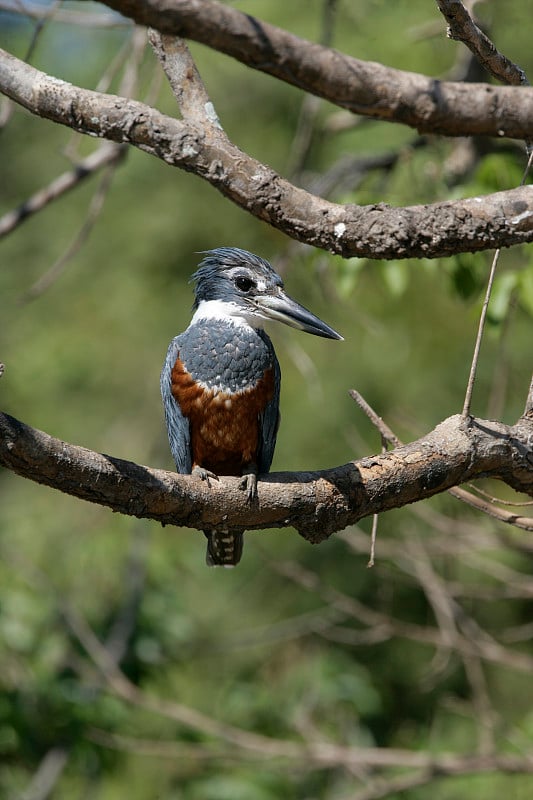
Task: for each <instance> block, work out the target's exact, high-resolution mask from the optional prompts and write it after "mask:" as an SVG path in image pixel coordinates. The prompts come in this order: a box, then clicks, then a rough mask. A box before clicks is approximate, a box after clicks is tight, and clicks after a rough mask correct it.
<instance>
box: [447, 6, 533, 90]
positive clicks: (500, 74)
mask: <svg viewBox="0 0 533 800" xmlns="http://www.w3.org/2000/svg"><path fill="white" fill-rule="evenodd" d="M437 5H438V7H439V10H440V12H441V14H442V15H443V16H444V18H445V19H446V21H447V23H448V37H449V38H450V39H456V40H457V41H459V42H463V44H465V45H466V46H467V47H468V48H469V50H470V51H471V52H472V53H473V54H474V55H475V56H476V58H477V60H478V61H479V63H480V64H482V65H483V67H484V68H485V69H486V70H487V72H489V74H490V75H492V76H493V77H494V78H496V79H497V80H499V81H501V82H502V83H506V84H511V85H514V86H529V81H528V79H527V77H526V73H525V72H524V70H523V69H521V67H519V66H517V64H513V62H512V61H510V60H509V59H508V58H507V56H504V55H503V54H502V53H500V52H498V50H497V49H496V47H495V46H494V44H493V43H492V42H491V40H490V39H489V37H488V36H487V35H486V34H485V33H483V31H482V30H481V29H480V28H479V27H478V26H477V25H476V23H475V22H474V20H473V19H472V17H471V16H470V14H469V13H468V10H467V9H466V8H465V6H464V5H463V3H462V2H461V0H437Z"/></svg>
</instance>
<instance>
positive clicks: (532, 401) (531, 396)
mask: <svg viewBox="0 0 533 800" xmlns="http://www.w3.org/2000/svg"><path fill="white" fill-rule="evenodd" d="M532 412H533V378H531V383H530V384H529V391H528V393H527V400H526V407H525V409H524V414H527V415H529V414H531V413H532Z"/></svg>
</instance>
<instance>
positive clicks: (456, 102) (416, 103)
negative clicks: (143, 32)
mask: <svg viewBox="0 0 533 800" xmlns="http://www.w3.org/2000/svg"><path fill="white" fill-rule="evenodd" d="M105 4H106V5H107V6H109V7H110V8H113V9H115V10H116V11H120V13H121V14H124V15H125V16H127V17H131V19H133V20H135V22H137V23H139V24H141V25H149V26H152V27H154V28H157V29H158V30H160V31H162V32H163V33H169V34H174V35H176V36H183V37H184V38H186V39H192V40H193V41H196V42H200V43H202V44H205V45H207V46H208V47H210V48H212V49H213V50H218V51H219V52H221V53H226V54H227V55H229V56H232V57H233V58H235V59H237V60H238V61H241V62H242V63H243V64H246V66H248V67H252V68H253V69H257V70H260V71H261V72H266V73H267V74H269V75H272V76H273V77H275V78H278V79H279V80H282V81H285V82H286V83H290V84H292V85H293V86H297V87H299V88H300V89H304V90H305V91H306V92H310V93H311V94H314V95H317V96H318V97H323V98H325V99H326V100H329V101H330V102H331V103H334V104H335V105H338V106H340V107H342V108H346V109H348V110H349V111H353V112H355V113H357V114H362V115H364V116H368V117H373V118H375V119H381V120H384V121H388V122H399V123H401V124H402V125H409V126H411V127H413V128H416V129H417V130H418V131H420V132H421V133H440V134H444V135H446V136H474V135H484V136H509V137H513V138H517V139H527V138H530V137H531V135H532V133H533V89H523V88H517V87H501V86H499V87H496V86H490V85H488V84H484V83H483V84H472V83H468V84H464V83H456V82H447V81H440V80H437V79H435V78H431V77H427V76H425V75H419V74H417V73H413V72H405V71H403V70H397V69H392V68H390V67H386V66H384V65H382V64H378V63H375V62H372V61H361V60H360V59H357V58H353V57H351V56H349V55H346V54H345V53H340V52H338V51H337V50H334V49H331V48H329V47H324V46H323V45H319V44H315V43H313V42H309V41H306V40H305V39H301V38H299V37H298V36H295V35H294V34H292V33H289V32H288V31H285V30H282V29H281V28H277V27H276V26H274V25H269V24H268V23H267V22H263V21H262V20H259V19H257V18H256V17H253V16H251V15H250V14H244V13H242V12H241V11H237V10H236V9H234V8H232V7H231V6H230V5H226V4H223V3H219V2H216V0H142V2H141V0H105Z"/></svg>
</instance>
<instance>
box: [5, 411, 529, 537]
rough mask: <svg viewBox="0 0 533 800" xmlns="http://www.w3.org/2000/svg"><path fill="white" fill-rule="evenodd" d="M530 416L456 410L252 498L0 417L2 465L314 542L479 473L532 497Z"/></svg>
mask: <svg viewBox="0 0 533 800" xmlns="http://www.w3.org/2000/svg"><path fill="white" fill-rule="evenodd" d="M532 442H533V419H532V418H531V417H522V418H521V419H520V420H519V421H518V423H517V424H516V425H514V426H507V425H503V424H502V423H499V422H493V421H487V420H481V419H470V420H468V421H465V420H464V419H463V418H462V417H461V416H459V415H455V416H453V417H449V418H448V419H447V420H445V421H444V422H442V423H441V424H440V425H438V426H437V427H436V428H435V429H434V430H433V431H431V432H430V433H429V434H428V435H427V436H425V437H423V438H422V439H419V440H418V441H416V442H413V443H411V444H408V445H403V446H401V447H397V448H395V449H394V450H390V451H388V452H386V453H380V454H377V455H375V456H371V457H367V458H363V459H361V460H359V461H355V462H350V463H348V464H344V465H342V466H339V467H335V468H334V469H328V470H322V471H320V472H297V473H287V472H285V473H271V474H269V475H265V476H263V478H262V479H261V481H260V483H259V499H258V501H257V503H254V504H252V505H247V504H246V503H245V502H244V500H243V494H242V490H240V489H239V479H238V478H223V479H221V480H220V481H217V482H213V483H212V484H211V487H207V486H206V485H205V483H204V482H202V481H201V480H199V479H196V478H194V477H191V476H188V475H177V474H175V473H172V472H165V471H163V470H154V469H150V468H149V467H145V466H141V465H138V464H134V463H132V462H129V461H123V460H121V459H118V458H113V457H112V456H108V455H103V454H100V453H95V452H93V451H91V450H87V449H85V448H83V447H77V446H75V445H72V444H67V443H66V442H63V441H61V440H59V439H55V438H53V437H51V436H48V435H47V434H46V433H43V432H41V431H38V430H36V429H34V428H31V427H29V426H27V425H25V424H24V423H22V422H19V421H18V420H16V419H14V418H13V417H10V416H8V415H7V414H0V464H2V465H3V466H5V467H7V468H8V469H11V470H13V472H16V473H17V474H19V475H21V476H23V477H26V478H30V479H31V480H33V481H36V482H37V483H43V484H45V485H47V486H50V487H52V488H55V489H59V490H60V491H63V492H66V493H67V494H70V495H73V496H75V497H78V498H81V499H83V500H88V501H90V502H93V503H98V504H99V505H103V506H108V507H109V508H111V509H113V511H118V512H120V513H122V514H129V515H132V516H137V517H142V518H146V519H154V520H157V521H159V522H161V523H163V524H172V525H183V526H187V527H191V528H198V529H200V530H203V529H205V528H216V527H219V528H227V529H257V528H284V527H288V526H292V527H294V528H296V529H297V530H298V532H299V533H300V534H301V535H302V536H303V537H304V538H305V539H308V540H309V541H311V542H320V541H322V540H324V539H326V538H327V537H328V536H329V535H331V533H333V532H334V531H338V530H341V529H342V528H345V527H346V526H348V525H351V524H354V523H355V522H357V521H358V520H360V519H362V518H363V517H367V516H369V515H371V514H375V513H380V512H383V511H386V510H389V509H391V508H399V507H401V506H404V505H406V504H408V503H413V502H416V501H418V500H422V499H424V498H426V497H431V496H432V495H435V494H438V493H440V492H444V491H446V489H449V488H450V487H452V486H457V485H458V484H460V483H464V482H465V481H470V480H473V479H474V478H479V477H487V476H492V477H495V478H500V479H501V480H503V481H505V482H506V483H507V484H508V485H509V486H512V487H513V488H514V489H516V490H517V491H520V492H524V493H527V494H529V495H531V496H533V444H532Z"/></svg>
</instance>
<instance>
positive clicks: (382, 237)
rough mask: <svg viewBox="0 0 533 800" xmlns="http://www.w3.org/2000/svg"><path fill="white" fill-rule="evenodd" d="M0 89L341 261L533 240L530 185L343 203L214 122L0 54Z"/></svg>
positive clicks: (433, 255)
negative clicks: (430, 198)
mask: <svg viewBox="0 0 533 800" xmlns="http://www.w3.org/2000/svg"><path fill="white" fill-rule="evenodd" d="M0 89H1V90H2V91H4V92H5V93H6V94H7V95H8V96H9V97H11V98H12V99H13V100H15V101H16V102H17V103H19V104H20V105H22V106H24V107H25V108H27V109H28V110H29V111H31V112H32V113H34V114H38V115H39V116H42V117H44V118H46V119H49V120H53V121H54V122H58V123H60V124H62V125H66V126H68V127H70V128H72V129H74V130H77V131H80V132H82V133H86V134H89V135H91V136H98V137H101V138H105V139H109V140H111V141H114V142H120V143H122V142H127V143H129V144H131V145H134V146H135V147H138V148H139V149H141V150H143V151H145V152H147V153H150V154H151V155H154V156H156V157H157V158H160V159H162V160H163V161H165V162H166V163H168V164H170V165H172V166H175V167H179V168H180V169H184V170H186V171H188V172H194V173H195V174H197V175H199V176H200V177H201V178H204V179H205V180H207V181H208V182H209V183H210V184H211V185H213V186H214V187H215V188H216V189H218V190H219V191H220V192H221V193H222V194H223V195H224V196H225V197H227V198H229V199H230V200H232V201H233V202H234V203H236V204H237V205H239V206H240V207H241V208H244V209H246V210H247V211H249V212H250V213H251V214H253V215H254V216H256V217H258V218H259V219H261V220H263V221H265V222H268V223H269V224H270V225H273V226H274V227H276V228H278V229H279V230H281V231H283V232H284V233H286V234H287V235H288V236H291V237H292V238H294V239H297V240H298V241H301V242H305V243H307V244H311V245H314V246H315V247H320V248H322V249H325V250H329V251H330V252H333V253H338V254H340V255H342V256H345V257H350V256H360V257H367V258H415V257H426V258H436V257H439V256H448V255H451V254H454V253H459V252H473V251H476V250H486V249H490V248H493V247H508V246H511V245H515V244H520V243H525V242H530V241H533V189H532V188H531V186H521V187H519V188H517V189H513V190H510V191H506V192H498V193H496V194H492V195H486V196H484V197H473V198H468V199H465V200H455V201H446V202H440V203H434V204H431V205H425V206H422V205H418V206H410V207H406V208H394V207H391V206H388V205H385V204H382V203H380V204H377V205H369V206H358V205H355V204H349V205H339V204H336V203H331V202H329V201H327V200H323V199H321V198H320V197H317V196H315V195H313V194H311V193H309V192H306V191H304V190H303V189H300V188H299V187H297V186H294V185H292V184H291V183H290V182H289V181H287V180H285V179H284V178H282V177H281V176H280V175H278V174H277V173H276V172H274V170H272V169H271V168H270V167H268V166H266V165H264V164H261V163H260V162H259V161H257V160H256V159H254V158H251V157H250V156H248V155H246V154H245V153H243V152H242V151H241V150H239V148H238V147H236V146H235V145H234V144H232V143H231V142H230V141H229V140H228V138H227V137H226V135H225V134H224V132H223V131H222V130H220V129H219V128H218V127H217V126H216V125H212V126H210V127H207V126H205V125H204V126H199V125H195V124H193V123H191V122H185V121H181V120H176V119H174V118H172V117H168V116H166V115H164V114H162V113H160V112H159V111H157V110H156V109H153V108H151V107H150V106H147V105H145V104H143V103H140V102H137V101H134V100H128V99H126V98H122V97H117V96H114V95H107V94H101V93H99V92H94V91H90V90H88V89H82V88H80V87H77V86H73V85H72V84H70V83H66V82H65V81H61V80H58V79H57V78H53V77H51V76H49V75H46V74H45V73H43V72H40V71H39V70H36V69H35V68H34V67H32V66H30V65H29V64H25V63H24V62H23V61H20V60H19V59H17V58H15V57H14V56H11V55H9V54H8V53H6V52H5V51H2V50H0Z"/></svg>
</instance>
